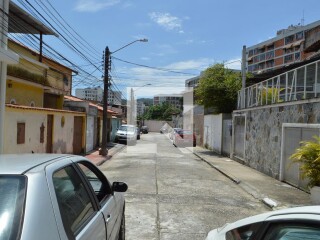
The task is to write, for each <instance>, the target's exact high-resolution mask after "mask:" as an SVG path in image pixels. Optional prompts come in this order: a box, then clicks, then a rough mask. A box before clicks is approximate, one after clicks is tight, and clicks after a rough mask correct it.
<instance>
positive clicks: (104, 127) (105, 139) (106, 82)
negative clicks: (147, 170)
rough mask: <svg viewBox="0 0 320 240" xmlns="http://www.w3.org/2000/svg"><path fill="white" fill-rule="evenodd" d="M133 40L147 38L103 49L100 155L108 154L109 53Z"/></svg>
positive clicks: (146, 40)
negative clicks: (115, 47) (110, 48)
mask: <svg viewBox="0 0 320 240" xmlns="http://www.w3.org/2000/svg"><path fill="white" fill-rule="evenodd" d="M135 42H148V39H146V38H144V39H137V40H134V41H132V42H130V43H128V44H127V45H124V46H123V47H121V48H119V49H117V50H115V51H113V52H110V50H109V48H108V47H106V49H105V53H104V54H105V56H104V78H103V85H104V89H103V116H102V117H103V119H102V121H103V122H102V143H101V149H100V155H102V156H107V154H108V149H107V142H108V134H107V131H108V130H107V129H108V121H107V117H108V90H109V69H110V57H111V54H113V53H116V52H118V51H120V50H121V49H123V48H126V47H128V46H129V45H131V44H133V43H135Z"/></svg>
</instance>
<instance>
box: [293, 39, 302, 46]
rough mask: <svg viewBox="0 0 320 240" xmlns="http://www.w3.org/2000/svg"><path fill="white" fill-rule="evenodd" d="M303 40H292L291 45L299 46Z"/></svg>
mask: <svg viewBox="0 0 320 240" xmlns="http://www.w3.org/2000/svg"><path fill="white" fill-rule="evenodd" d="M303 41H304V40H300V41H296V42H294V43H293V44H292V45H293V46H294V47H295V46H299V45H301V43H302V42H303Z"/></svg>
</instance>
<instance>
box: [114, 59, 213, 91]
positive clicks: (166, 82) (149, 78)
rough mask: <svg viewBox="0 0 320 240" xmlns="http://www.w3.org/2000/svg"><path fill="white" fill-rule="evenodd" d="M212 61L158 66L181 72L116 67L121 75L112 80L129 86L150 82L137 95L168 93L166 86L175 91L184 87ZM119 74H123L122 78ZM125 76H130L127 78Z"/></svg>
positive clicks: (197, 60) (199, 60) (196, 60)
mask: <svg viewBox="0 0 320 240" xmlns="http://www.w3.org/2000/svg"><path fill="white" fill-rule="evenodd" d="M213 63H214V60H213V59H208V58H202V59H192V60H187V61H180V62H174V63H171V64H169V65H167V66H161V67H159V68H162V69H167V70H172V71H175V72H181V73H173V72H168V71H160V70H156V69H151V68H145V67H133V68H121V69H118V71H119V72H121V75H118V78H117V79H114V81H115V83H116V84H121V85H123V86H126V87H129V88H130V87H141V86H144V85H146V84H151V86H146V87H143V88H141V89H140V90H139V95H140V93H141V94H142V93H143V94H144V95H145V96H146V95H148V96H152V95H153V94H154V93H155V92H157V94H160V93H169V91H166V90H165V89H166V88H167V89H171V90H172V91H175V92H176V93H177V91H176V89H177V88H184V86H185V81H186V80H187V79H190V78H193V77H195V76H197V75H199V74H200V72H201V71H203V70H205V69H206V68H208V67H209V66H211V65H212V64H213ZM183 73H190V74H183ZM121 76H123V78H122V77H121ZM127 76H130V77H129V78H128V77H127ZM170 93H171V92H170Z"/></svg>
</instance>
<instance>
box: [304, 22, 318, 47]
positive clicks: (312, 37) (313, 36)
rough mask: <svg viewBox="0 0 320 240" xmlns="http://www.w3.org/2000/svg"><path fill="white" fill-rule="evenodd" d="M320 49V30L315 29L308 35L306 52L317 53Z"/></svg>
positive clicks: (305, 45)
mask: <svg viewBox="0 0 320 240" xmlns="http://www.w3.org/2000/svg"><path fill="white" fill-rule="evenodd" d="M319 49H320V28H319V27H317V28H314V29H312V30H310V31H309V32H307V33H306V40H305V44H304V52H306V53H309V52H316V51H318V50H319Z"/></svg>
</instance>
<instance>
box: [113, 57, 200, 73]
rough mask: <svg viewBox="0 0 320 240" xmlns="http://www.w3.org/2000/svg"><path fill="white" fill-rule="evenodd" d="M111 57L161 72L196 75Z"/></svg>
mask: <svg viewBox="0 0 320 240" xmlns="http://www.w3.org/2000/svg"><path fill="white" fill-rule="evenodd" d="M112 58H113V59H115V60H118V61H120V62H124V63H128V64H131V65H135V66H139V67H144V68H149V69H153V70H158V71H163V72H170V73H177V74H185V75H194V76H197V75H196V74H192V73H186V72H180V71H175V70H171V69H166V68H158V67H150V66H147V65H143V64H138V63H133V62H129V61H126V60H123V59H120V58H117V57H113V56H112Z"/></svg>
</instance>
